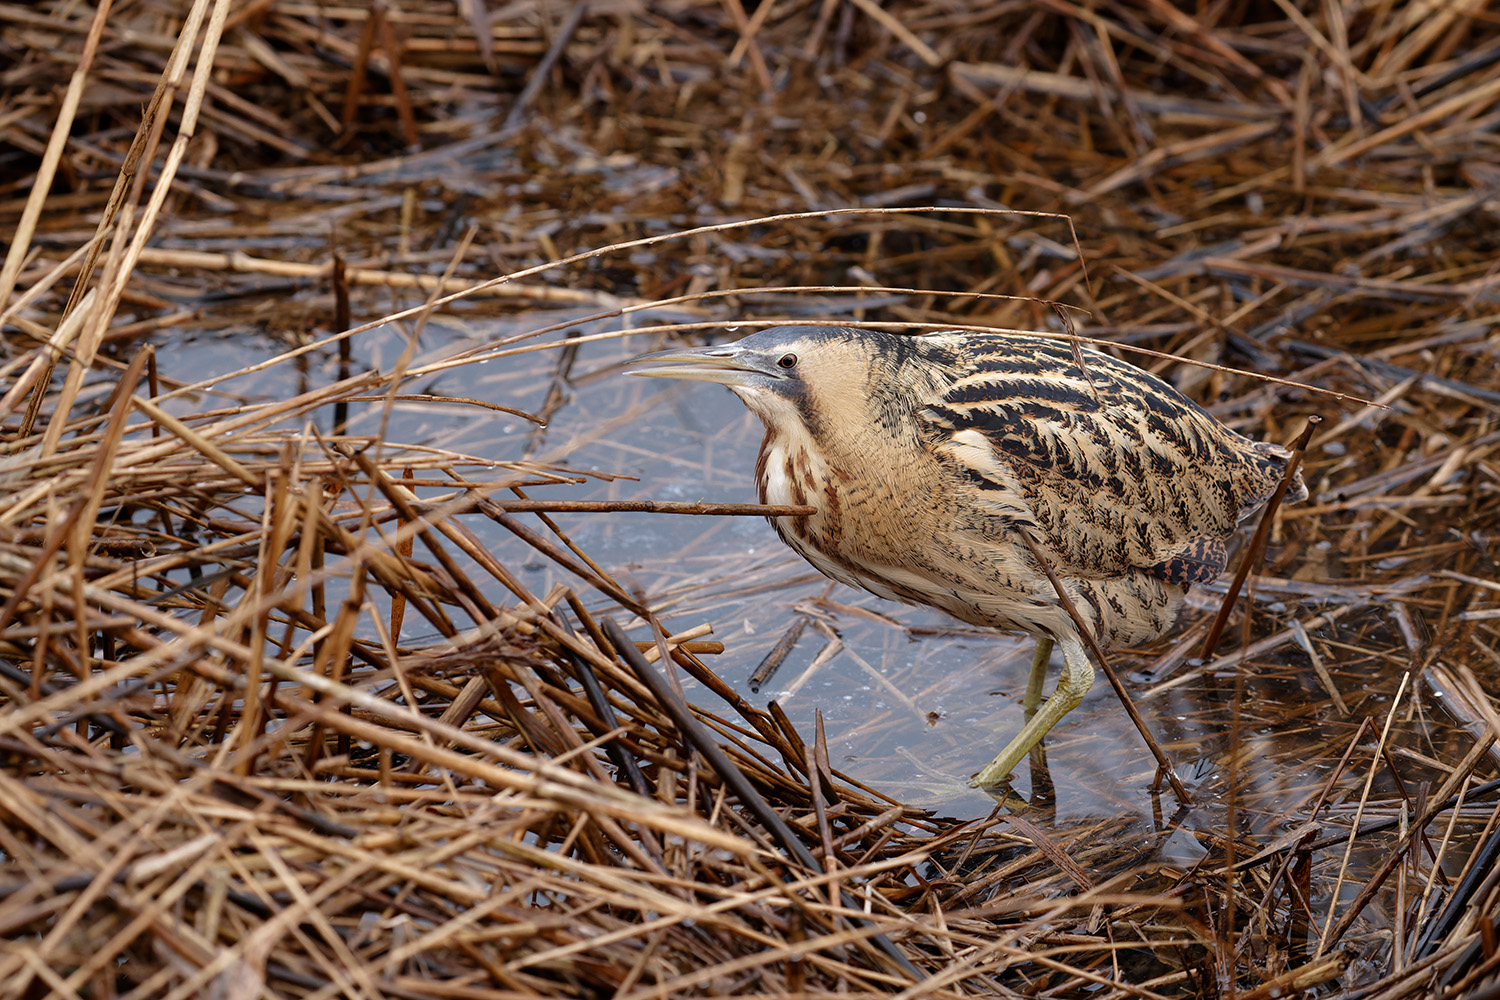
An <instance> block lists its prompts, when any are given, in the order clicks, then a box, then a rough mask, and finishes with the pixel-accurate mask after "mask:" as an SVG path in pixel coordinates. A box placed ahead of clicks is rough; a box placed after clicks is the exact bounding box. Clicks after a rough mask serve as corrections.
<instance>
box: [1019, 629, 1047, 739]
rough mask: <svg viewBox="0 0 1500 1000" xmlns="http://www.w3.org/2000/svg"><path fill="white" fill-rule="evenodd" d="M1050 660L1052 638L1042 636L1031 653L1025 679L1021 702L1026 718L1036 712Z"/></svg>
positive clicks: (1040, 700)
mask: <svg viewBox="0 0 1500 1000" xmlns="http://www.w3.org/2000/svg"><path fill="white" fill-rule="evenodd" d="M1051 662H1052V640H1051V639H1048V638H1047V637H1046V636H1042V637H1040V638H1038V639H1037V641H1036V650H1035V651H1034V652H1032V654H1031V676H1030V677H1029V678H1027V680H1026V700H1025V701H1023V702H1022V703H1021V705H1022V707H1023V708H1025V709H1026V718H1027V719H1030V718H1031V717H1032V716H1033V715H1035V714H1036V707H1037V706H1038V705H1040V704H1041V703H1042V684H1043V683H1044V682H1045V681H1046V680H1047V665H1048V664H1049V663H1051Z"/></svg>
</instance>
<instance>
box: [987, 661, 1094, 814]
mask: <svg viewBox="0 0 1500 1000" xmlns="http://www.w3.org/2000/svg"><path fill="white" fill-rule="evenodd" d="M1043 643H1045V644H1046V646H1047V650H1046V655H1043V652H1042V646H1043ZM1057 644H1058V645H1060V646H1061V647H1062V651H1063V668H1062V675H1061V676H1060V677H1058V679H1057V689H1056V690H1054V691H1053V692H1052V696H1051V697H1050V698H1048V699H1047V700H1046V701H1045V702H1044V703H1043V704H1042V706H1041V708H1039V709H1037V711H1036V714H1035V715H1033V716H1032V717H1031V720H1030V721H1029V722H1027V723H1026V725H1025V727H1023V728H1022V730H1021V731H1020V732H1019V733H1017V734H1016V738H1015V739H1013V740H1011V741H1010V744H1009V745H1008V746H1007V747H1006V748H1005V749H1004V750H1002V751H1000V755H999V756H998V757H996V758H995V759H994V760H992V761H990V763H989V764H988V765H987V766H986V767H985V769H984V770H982V771H980V772H979V773H978V774H976V775H975V776H974V784H976V785H978V786H979V787H981V788H988V787H993V786H995V785H999V784H1001V783H1003V782H1004V781H1005V779H1006V777H1007V776H1009V774H1010V772H1011V771H1012V770H1014V769H1015V766H1016V765H1017V764H1019V763H1020V762H1021V758H1022V757H1025V756H1026V755H1027V754H1028V753H1030V752H1031V748H1032V747H1034V746H1036V745H1037V743H1038V742H1040V741H1041V738H1042V737H1043V736H1046V735H1047V732H1048V730H1050V729H1051V728H1052V727H1053V726H1055V725H1057V722H1058V720H1059V719H1061V718H1062V717H1063V716H1064V715H1067V714H1068V713H1069V712H1071V711H1072V710H1073V709H1074V708H1076V707H1078V703H1079V702H1080V701H1082V700H1083V696H1084V695H1085V694H1086V693H1087V692H1088V689H1089V688H1090V687H1092V686H1093V684H1094V665H1093V664H1092V663H1090V662H1089V655H1088V653H1087V652H1086V651H1085V650H1084V648H1083V643H1082V642H1080V641H1079V640H1078V639H1077V638H1075V637H1073V636H1064V637H1062V638H1060V639H1058V640H1057ZM1051 647H1052V643H1051V642H1050V641H1049V640H1046V639H1039V640H1038V641H1037V651H1036V655H1035V656H1033V657H1032V660H1031V678H1030V680H1029V682H1028V683H1027V685H1026V698H1027V702H1028V703H1030V702H1031V700H1032V697H1033V695H1032V692H1033V690H1035V692H1036V694H1035V696H1036V697H1037V698H1040V697H1041V686H1042V681H1041V678H1042V677H1043V676H1044V675H1045V674H1046V671H1047V661H1048V659H1049V658H1050V656H1051V653H1052V648H1051Z"/></svg>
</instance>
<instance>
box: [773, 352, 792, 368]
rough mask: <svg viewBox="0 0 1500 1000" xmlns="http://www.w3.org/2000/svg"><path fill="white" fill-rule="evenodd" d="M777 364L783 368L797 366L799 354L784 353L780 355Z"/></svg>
mask: <svg viewBox="0 0 1500 1000" xmlns="http://www.w3.org/2000/svg"><path fill="white" fill-rule="evenodd" d="M776 364H777V365H779V366H780V367H782V368H796V367H797V355H795V354H783V355H782V356H781V357H780V359H779V360H777V362H776Z"/></svg>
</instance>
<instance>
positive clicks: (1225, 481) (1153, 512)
mask: <svg viewBox="0 0 1500 1000" xmlns="http://www.w3.org/2000/svg"><path fill="white" fill-rule="evenodd" d="M966 346H967V347H968V349H969V356H968V357H966V358H965V359H964V362H965V363H964V364H963V365H962V366H961V369H960V370H961V371H962V372H963V374H962V375H961V377H959V378H957V379H956V380H955V381H954V382H953V383H952V384H951V385H949V386H948V387H946V388H945V389H943V390H941V391H940V392H938V393H936V394H935V395H933V396H932V397H930V398H928V399H927V400H925V404H926V405H925V407H924V408H923V409H922V411H921V412H920V413H919V419H920V420H921V421H922V422H923V424H924V429H925V430H926V432H927V434H928V438H927V444H928V446H929V447H930V448H931V449H932V450H933V452H934V454H936V455H938V456H939V457H940V458H941V459H943V460H944V461H945V465H946V467H947V469H948V470H949V471H950V472H951V473H952V477H951V483H950V486H951V488H953V489H959V490H964V491H965V492H966V493H967V494H969V495H970V496H978V497H980V498H981V500H980V504H979V506H980V507H981V508H985V509H988V511H989V513H990V514H991V515H992V516H991V517H990V518H988V521H989V524H988V525H986V524H985V523H984V521H985V520H986V518H984V517H983V516H979V517H977V518H976V523H974V524H973V525H971V526H970V527H971V530H974V531H980V532H1004V531H1006V530H1013V529H1014V526H1015V524H1016V522H1017V521H1018V520H1019V521H1020V522H1022V523H1026V522H1027V515H1029V519H1030V521H1029V523H1031V524H1032V525H1034V530H1035V532H1036V534H1037V536H1039V541H1041V542H1042V544H1043V548H1044V550H1045V551H1046V552H1047V554H1048V557H1049V558H1050V559H1052V560H1054V568H1055V569H1057V570H1058V572H1059V573H1064V574H1066V575H1071V576H1079V577H1087V578H1104V577H1111V576H1119V575H1121V574H1124V573H1126V572H1128V571H1130V570H1132V569H1134V570H1144V571H1147V572H1149V573H1151V574H1153V575H1155V576H1159V577H1161V578H1162V579H1164V580H1169V581H1171V582H1174V583H1182V584H1188V583H1194V582H1200V581H1206V580H1212V579H1213V578H1214V577H1216V576H1217V575H1218V574H1219V573H1220V571H1222V570H1223V568H1224V563H1225V558H1226V554H1225V547H1224V540H1225V539H1226V538H1228V536H1229V535H1230V533H1231V532H1232V531H1233V530H1234V526H1235V524H1236V523H1237V522H1238V521H1239V520H1240V519H1241V518H1242V517H1243V516H1245V515H1246V514H1248V513H1249V512H1250V511H1252V510H1254V509H1255V508H1256V507H1258V506H1259V505H1260V504H1261V503H1263V502H1264V501H1265V500H1266V499H1267V498H1268V497H1269V496H1270V494H1271V493H1272V492H1273V491H1274V490H1275V487H1276V483H1277V481H1278V479H1279V477H1280V474H1281V468H1282V466H1283V464H1284V462H1285V460H1286V452H1285V450H1284V449H1281V448H1280V447H1278V446H1276V445H1266V444H1261V443H1257V442H1253V441H1250V440H1248V439H1246V438H1244V437H1242V436H1240V435H1239V434H1236V433H1234V432H1233V431H1231V430H1229V429H1228V428H1227V427H1225V426H1224V425H1223V424H1221V423H1219V422H1218V421H1217V420H1215V419H1214V418H1213V417H1212V416H1210V415H1209V414H1208V413H1207V412H1205V411H1204V410H1203V409H1202V408H1200V407H1199V406H1197V404H1195V403H1193V402H1192V401H1191V400H1189V399H1187V398H1186V397H1185V396H1183V395H1182V394H1181V393H1179V392H1177V390H1176V389H1174V388H1172V387H1171V386H1170V385H1167V384H1166V383H1165V382H1163V381H1161V380H1160V379H1158V378H1156V377H1155V376H1153V375H1151V374H1149V373H1147V372H1144V371H1142V370H1140V369H1139V368H1136V367H1134V366H1133V365H1128V364H1126V363H1124V362H1121V361H1117V360H1115V359H1114V358H1110V357H1108V356H1107V355H1103V354H1099V353H1097V352H1094V351H1086V352H1084V357H1085V360H1086V367H1087V373H1085V372H1084V371H1083V370H1080V368H1079V366H1078V363H1077V361H1076V359H1075V358H1074V355H1073V353H1072V351H1071V349H1070V348H1069V347H1068V345H1067V344H1065V343H1060V342H1057V341H1049V340H1046V339H1043V338H1031V337H993V336H991V337H978V338H973V339H972V340H969V341H967V342H966ZM970 506H973V505H972V504H971V505H970Z"/></svg>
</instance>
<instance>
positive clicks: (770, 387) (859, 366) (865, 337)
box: [628, 326, 951, 435]
mask: <svg viewBox="0 0 1500 1000" xmlns="http://www.w3.org/2000/svg"><path fill="white" fill-rule="evenodd" d="M949 360H951V355H949V354H948V353H947V352H946V351H945V350H943V349H942V345H940V344H938V343H936V342H935V339H934V338H927V337H907V336H900V335H897V334H889V333H883V332H880V331H873V330H851V329H847V328H844V327H836V326H778V327H775V328H773V329H770V330H762V331H761V332H760V333H754V334H751V335H750V336H748V337H746V338H744V339H743V340H738V341H736V342H734V343H732V344H721V345H719V346H717V347H695V348H688V349H684V350H672V351H661V352H658V353H656V354H647V355H645V356H644V357H641V358H637V359H636V360H634V361H632V362H631V363H630V368H629V369H628V370H629V372H630V374H632V375H650V376H653V377H655V378H684V379H693V380H695V381H699V382H719V383H721V384H723V385H727V386H728V387H729V388H730V389H732V390H733V391H734V393H735V395H737V396H739V397H740V399H742V400H744V401H745V405H746V406H748V407H750V409H751V410H753V411H754V412H755V413H756V415H757V416H759V417H760V418H761V419H762V420H764V421H765V422H766V424H767V426H772V427H774V426H784V425H785V424H786V423H787V422H790V421H793V420H798V421H800V422H801V423H802V424H804V425H805V426H806V427H807V428H808V430H809V431H810V432H811V433H813V434H815V435H816V434H817V433H818V431H819V429H820V428H823V427H828V426H830V425H831V426H857V425H864V426H869V425H870V424H871V423H876V424H884V425H886V426H888V427H892V428H894V425H896V424H900V423H904V422H906V421H908V420H910V417H911V414H912V413H913V412H914V411H915V409H916V408H917V406H916V401H917V400H918V399H919V398H920V396H921V395H922V394H924V393H925V392H927V391H930V390H931V388H932V386H933V384H934V382H935V381H936V380H937V379H935V378H934V376H937V377H938V378H939V379H940V378H941V375H942V373H941V372H939V371H938V369H940V368H946V364H945V363H944V362H946V361H949Z"/></svg>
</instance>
